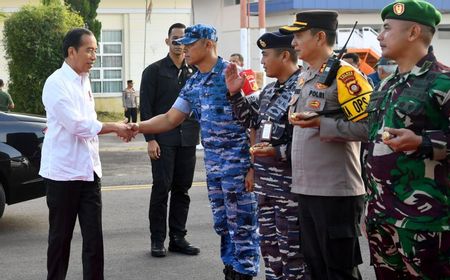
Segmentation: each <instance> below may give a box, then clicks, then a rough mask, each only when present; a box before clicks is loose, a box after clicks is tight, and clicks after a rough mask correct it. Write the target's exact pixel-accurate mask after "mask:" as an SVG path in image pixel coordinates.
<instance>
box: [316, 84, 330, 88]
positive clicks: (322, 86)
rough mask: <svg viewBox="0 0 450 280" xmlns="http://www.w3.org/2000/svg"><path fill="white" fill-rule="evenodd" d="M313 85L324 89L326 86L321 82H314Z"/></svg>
mask: <svg viewBox="0 0 450 280" xmlns="http://www.w3.org/2000/svg"><path fill="white" fill-rule="evenodd" d="M315 87H316V89H326V88H327V87H328V86H326V85H324V84H321V83H316V84H315Z"/></svg>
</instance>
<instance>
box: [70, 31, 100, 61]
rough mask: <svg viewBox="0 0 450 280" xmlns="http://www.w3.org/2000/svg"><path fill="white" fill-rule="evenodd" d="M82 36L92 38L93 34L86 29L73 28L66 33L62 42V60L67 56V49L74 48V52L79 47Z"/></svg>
mask: <svg viewBox="0 0 450 280" xmlns="http://www.w3.org/2000/svg"><path fill="white" fill-rule="evenodd" d="M83 35H89V36H94V33H92V31H90V30H89V29H86V28H75V29H72V30H70V31H69V32H67V34H66V36H64V40H63V53H64V58H67V57H68V56H69V48H70V47H74V48H75V49H76V50H78V48H79V47H80V46H81V38H82V37H83Z"/></svg>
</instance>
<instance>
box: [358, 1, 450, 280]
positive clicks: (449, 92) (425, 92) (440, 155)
mask: <svg viewBox="0 0 450 280" xmlns="http://www.w3.org/2000/svg"><path fill="white" fill-rule="evenodd" d="M381 18H382V19H383V30H382V32H381V33H380V34H379V35H378V40H379V41H380V46H381V49H382V55H383V57H385V58H388V59H393V60H395V61H396V62H397V63H398V68H397V70H396V71H395V72H394V73H393V74H392V75H390V76H389V77H388V78H386V79H385V80H383V81H382V82H381V84H380V86H379V87H378V88H377V91H375V92H374V93H373V95H372V99H371V101H370V103H369V109H368V111H369V128H370V129H369V145H368V157H367V164H366V166H367V174H368V176H369V181H370V182H369V188H368V207H367V209H368V211H367V232H368V238H369V245H370V252H371V256H372V258H371V259H372V262H373V265H374V267H375V272H376V275H377V278H378V279H450V225H449V221H450V211H449V202H450V196H449V194H450V183H449V158H450V157H449V144H450V121H449V118H450V74H449V68H448V67H447V66H444V65H442V64H441V63H439V62H438V61H437V60H436V57H435V56H434V55H433V53H432V52H428V50H429V46H430V43H431V40H432V39H433V35H434V33H435V31H436V25H438V24H439V22H440V20H441V13H440V12H439V11H438V10H436V8H435V7H434V6H433V5H432V4H430V3H429V2H427V1H421V0H401V1H396V2H393V3H391V4H389V5H387V6H386V7H385V8H384V9H383V10H382V12H381Z"/></svg>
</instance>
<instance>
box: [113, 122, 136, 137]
mask: <svg viewBox="0 0 450 280" xmlns="http://www.w3.org/2000/svg"><path fill="white" fill-rule="evenodd" d="M110 124H111V126H112V130H111V132H115V133H116V134H117V136H118V137H119V138H121V139H122V140H123V141H124V142H130V141H131V139H134V137H136V135H137V134H138V133H139V124H137V123H128V121H127V120H126V119H125V120H124V121H122V122H116V123H110Z"/></svg>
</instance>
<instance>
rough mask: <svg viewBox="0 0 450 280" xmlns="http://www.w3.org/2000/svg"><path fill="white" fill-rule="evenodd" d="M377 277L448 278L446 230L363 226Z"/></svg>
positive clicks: (390, 279) (449, 236)
mask: <svg viewBox="0 0 450 280" xmlns="http://www.w3.org/2000/svg"><path fill="white" fill-rule="evenodd" d="M367 234H368V238H369V248H370V255H371V261H372V265H373V266H374V268H375V274H376V276H377V279H378V280H380V279H382V280H384V279H386V280H393V279H408V280H415V279H417V280H419V279H421V280H435V279H436V280H438V279H439V280H443V279H450V231H444V232H427V231H416V230H408V229H402V228H397V227H395V226H393V225H389V224H379V223H369V224H368V225H367Z"/></svg>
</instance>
